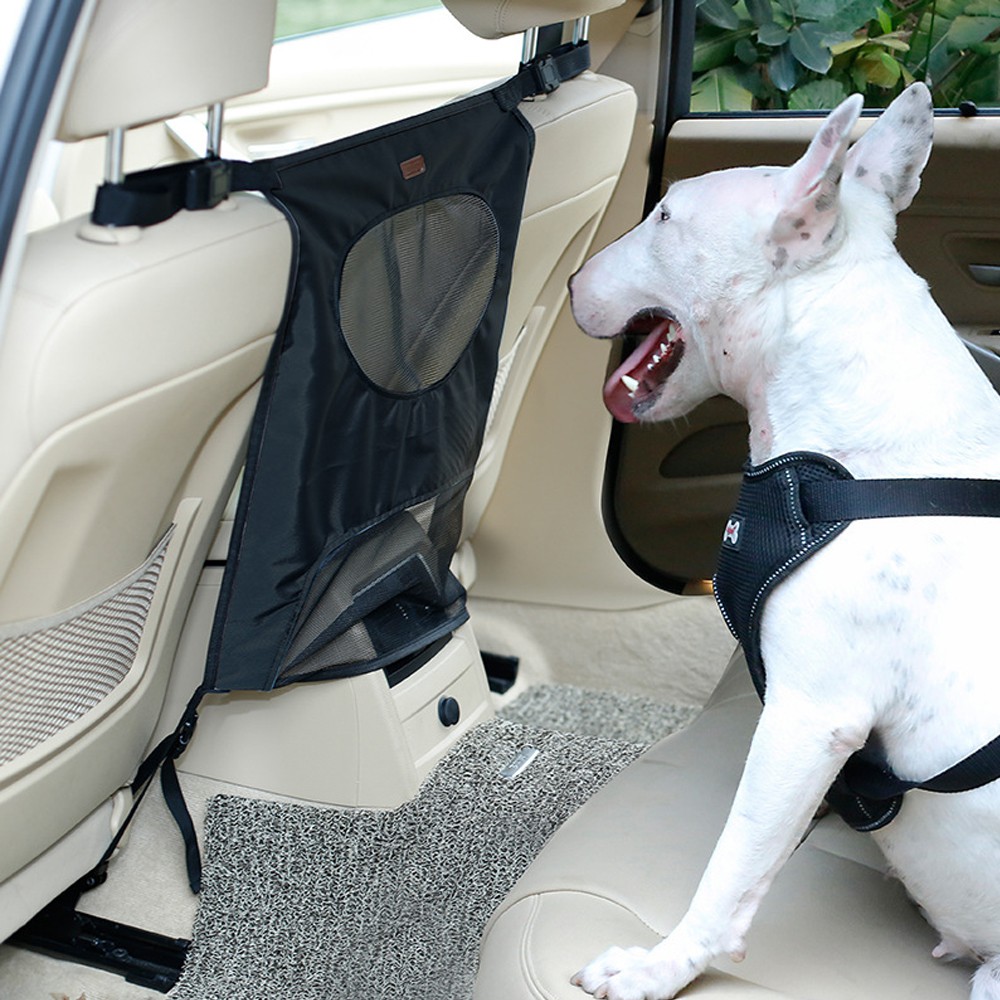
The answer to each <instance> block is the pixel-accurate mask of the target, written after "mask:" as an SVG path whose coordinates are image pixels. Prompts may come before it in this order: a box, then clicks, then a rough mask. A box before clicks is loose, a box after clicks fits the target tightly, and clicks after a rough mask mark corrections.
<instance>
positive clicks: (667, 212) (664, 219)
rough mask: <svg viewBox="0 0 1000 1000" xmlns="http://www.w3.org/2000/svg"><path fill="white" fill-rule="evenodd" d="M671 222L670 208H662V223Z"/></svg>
mask: <svg viewBox="0 0 1000 1000" xmlns="http://www.w3.org/2000/svg"><path fill="white" fill-rule="evenodd" d="M669 221H670V209H669V208H663V207H662V206H661V208H660V222H669Z"/></svg>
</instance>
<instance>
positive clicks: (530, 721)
mask: <svg viewBox="0 0 1000 1000" xmlns="http://www.w3.org/2000/svg"><path fill="white" fill-rule="evenodd" d="M700 711H701V709H700V708H699V707H698V706H696V705H678V704H670V703H665V702H662V701H655V700H654V699H652V698H647V697H645V696H644V695H637V694H620V693H619V692H617V691H594V690H592V689H590V688H581V687H575V686H573V685H571V684H540V685H539V686H538V687H533V688H529V689H528V690H527V691H525V692H524V694H522V695H521V696H520V697H518V698H516V699H515V700H514V701H512V702H511V703H510V705H508V706H507V707H505V708H504V710H503V711H502V712H501V715H502V716H503V717H504V718H505V719H508V720H509V721H510V722H520V723H521V724H522V725H525V726H535V727H536V728H538V729H554V730H556V731H557V732H561V733H577V734H578V735H580V736H602V737H604V738H605V739H609V740H627V741H629V742H633V743H645V744H647V745H648V744H651V743H655V742H656V741H657V740H660V739H662V738H663V737H664V736H666V735H667V734H668V733H672V732H674V731H675V730H677V729H681V728H682V727H684V726H686V725H687V724H688V723H689V722H691V721H692V720H693V719H694V717H695V716H696V715H697V714H698V713H699V712H700Z"/></svg>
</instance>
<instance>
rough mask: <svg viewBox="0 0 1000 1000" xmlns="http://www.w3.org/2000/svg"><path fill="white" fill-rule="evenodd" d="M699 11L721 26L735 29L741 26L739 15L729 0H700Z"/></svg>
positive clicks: (712, 22) (708, 19) (711, 21)
mask: <svg viewBox="0 0 1000 1000" xmlns="http://www.w3.org/2000/svg"><path fill="white" fill-rule="evenodd" d="M698 13H699V14H701V16H702V17H703V18H705V20H706V21H708V22H709V23H711V24H714V25H717V26H718V27H720V28H728V29H729V30H730V31H735V30H736V29H737V28H738V27H739V26H740V18H739V15H738V14H737V13H736V11H735V10H733V4H732V3H730V2H728V0H698Z"/></svg>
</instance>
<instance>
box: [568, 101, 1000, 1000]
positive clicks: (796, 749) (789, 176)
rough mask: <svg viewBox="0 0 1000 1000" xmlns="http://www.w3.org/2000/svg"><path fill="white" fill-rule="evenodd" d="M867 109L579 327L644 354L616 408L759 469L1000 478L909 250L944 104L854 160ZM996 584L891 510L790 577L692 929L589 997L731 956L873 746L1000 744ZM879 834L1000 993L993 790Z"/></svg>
mask: <svg viewBox="0 0 1000 1000" xmlns="http://www.w3.org/2000/svg"><path fill="white" fill-rule="evenodd" d="M861 103H862V102H861V98H860V97H859V96H854V97H851V98H849V99H848V100H846V101H845V102H844V103H843V104H841V105H840V106H839V107H838V108H837V109H836V110H834V111H833V112H832V113H831V114H830V116H829V117H828V118H827V119H826V121H825V122H824V124H823V125H822V127H821V129H820V131H819V133H818V134H817V135H816V137H815V138H814V140H813V141H812V143H811V144H810V146H809V148H808V150H807V152H806V153H805V155H804V156H803V157H802V158H801V159H800V160H799V161H798V162H797V163H795V164H794V165H793V166H791V167H788V168H778V167H773V168H772V167H757V168H745V169H744V168H740V169H733V170H723V171H719V172H716V173H712V174H709V175H706V176H704V177H699V178H694V179H691V180H685V181H681V182H679V183H677V184H674V185H673V186H671V188H670V190H669V191H668V193H667V195H666V196H665V198H664V199H663V200H662V202H661V203H660V204H659V205H658V206H657V208H656V209H655V210H654V211H653V212H652V213H651V215H650V216H649V217H648V218H647V219H646V220H645V221H644V222H643V223H642V224H641V225H639V226H638V227H636V228H635V229H634V230H633V231H632V232H630V233H628V234H627V235H625V236H624V237H622V238H621V239H620V240H618V241H617V242H616V243H614V244H612V245H611V246H609V247H608V248H607V249H605V250H604V251H602V252H601V253H599V254H598V255H596V256H595V257H594V258H593V259H591V260H590V261H589V262H588V263H587V264H586V265H585V266H584V267H583V268H582V269H581V270H580V271H579V272H578V273H577V275H575V277H574V279H573V281H572V283H571V291H572V303H573V311H574V314H575V316H576V319H577V322H578V323H579V324H580V326H581V327H582V328H583V330H584V331H585V332H586V333H588V334H590V335H591V336H594V337H612V336H615V335H617V334H620V333H623V332H626V331H628V332H631V333H635V332H639V333H642V334H645V335H646V337H645V341H644V343H643V344H642V345H641V346H640V347H639V348H638V349H637V350H636V351H635V352H634V353H633V354H632V355H631V356H630V357H629V358H628V359H627V360H626V361H625V362H624V363H623V364H622V365H621V367H619V368H618V370H617V371H616V372H615V373H614V374H613V375H612V377H611V379H610V380H609V382H608V384H607V386H606V387H605V400H606V403H607V405H608V407H609V409H610V410H611V412H612V413H613V414H614V415H615V416H616V417H617V418H618V419H619V420H623V421H635V420H663V419H670V418H674V417H679V416H681V415H682V414H684V413H685V412H687V411H688V410H690V409H691V408H692V407H693V406H695V405H696V404H698V403H700V402H702V401H703V400H705V399H706V398H708V397H709V396H712V395H714V394H716V393H724V394H726V395H728V396H731V397H732V398H733V399H736V400H738V401H739V402H740V403H742V404H743V405H744V406H745V407H746V409H747V412H748V415H749V422H750V429H751V438H750V460H751V464H752V466H753V467H761V466H764V465H766V463H768V462H769V461H771V460H774V459H775V458H777V457H779V456H784V455H786V454H789V453H795V452H801V451H806V452H812V453H821V454H822V455H825V456H829V458H831V459H833V460H835V462H837V463H840V464H841V465H842V466H843V467H845V468H846V469H847V470H848V471H849V473H850V474H851V475H853V476H854V477H856V478H857V479H901V478H903V479H913V478H921V477H960V478H975V479H986V480H995V479H1000V397H998V396H997V395H996V393H995V392H994V390H993V389H992V387H991V386H990V384H989V383H988V381H987V380H986V378H985V377H984V376H983V375H982V374H981V372H980V370H979V369H978V367H977V366H976V364H975V362H974V361H973V360H972V359H971V357H970V355H969V353H968V352H967V350H966V349H965V347H964V346H963V345H962V343H961V341H960V340H959V339H958V337H957V336H956V335H955V332H954V330H953V329H952V328H951V326H950V325H949V324H948V322H947V321H946V320H945V318H944V316H943V315H942V314H941V312H940V310H939V309H938V308H937V306H936V305H935V304H934V302H933V300H932V299H931V297H930V295H929V293H928V290H927V287H926V285H925V284H924V282H923V281H922V280H921V279H919V278H918V277H917V276H916V275H914V274H913V272H912V271H910V269H909V268H908V267H907V266H906V264H905V263H904V262H903V260H902V259H901V258H900V256H899V255H898V253H897V252H896V250H895V248H894V246H893V239H894V236H895V215H896V213H897V212H899V211H901V210H902V209H904V208H906V207H907V206H908V205H909V204H910V202H911V200H912V198H913V196H914V195H915V194H916V191H917V188H918V186H919V180H920V173H921V170H922V169H923V166H924V164H925V163H926V161H927V158H928V156H929V153H930V145H931V138H932V132H933V109H932V107H931V101H930V96H929V93H928V91H927V88H926V87H925V86H923V84H914V85H913V86H911V87H910V88H909V89H908V90H906V91H904V93H903V94H902V95H900V97H899V98H898V99H897V100H896V101H895V102H894V103H893V104H892V105H891V107H890V108H889V109H887V110H886V111H885V112H884V114H883V115H882V116H881V117H880V118H879V119H878V121H877V122H876V123H875V124H874V125H873V126H872V127H871V129H870V130H869V131H868V132H867V134H865V135H864V136H863V138H861V139H860V140H859V141H858V142H857V143H856V144H855V145H854V146H853V147H851V148H850V149H848V145H849V133H850V131H851V128H852V126H853V125H854V124H855V122H856V120H857V118H858V116H859V114H860V111H861ZM780 464H781V463H780V462H779V465H780ZM949 513H951V514H955V513H956V512H954V511H952V512H949ZM739 528H740V525H739V524H738V523H734V522H731V523H730V528H729V533H730V538H729V541H730V542H734V541H738V539H739V534H738V532H739ZM998 566H1000V523H997V522H996V521H994V520H992V519H990V518H989V517H984V516H973V517H963V516H907V517H891V518H889V519H888V520H886V519H879V520H869V519H866V520H856V521H853V522H851V523H849V524H847V525H846V526H845V527H844V528H843V530H842V531H841V532H840V533H839V534H837V536H836V537H835V538H834V539H833V540H832V541H830V542H829V544H827V545H824V546H823V547H822V548H821V549H820V550H818V551H816V553H815V555H812V556H811V557H810V558H809V559H808V560H807V561H804V562H803V563H802V565H801V566H800V567H799V568H797V569H795V570H794V571H793V572H792V573H791V574H790V575H789V576H788V577H787V578H786V579H784V580H783V581H782V582H780V583H778V584H777V586H775V587H774V588H773V593H772V594H771V595H770V598H769V600H768V602H767V606H766V611H765V612H764V613H763V616H762V619H761V623H760V640H761V652H762V655H763V662H764V663H765V664H766V683H767V686H766V702H765V706H764V709H763V712H762V715H761V718H760V722H759V724H758V726H757V731H756V733H755V735H754V739H753V742H752V745H751V748H750V752H749V756H748V759H747V763H746V768H745V771H744V774H743V777H742V780H741V781H740V785H739V789H738V791H737V793H736V798H735V801H734V803H733V806H732V810H731V812H730V815H729V818H728V820H727V822H726V825H725V828H724V830H723V832H722V834H721V836H720V838H719V842H718V844H717V845H716V848H715V851H714V853H713V855H712V858H711V860H710V862H709V864H708V867H707V869H706V871H705V874H704V876H703V878H702V880H701V883H700V885H699V887H698V890H697V892H696V893H695V896H694V898H693V900H692V902H691V905H690V908H689V909H688V912H687V913H686V915H685V916H684V918H683V919H682V920H681V922H680V923H679V924H678V926H677V927H676V929H675V930H674V931H673V933H671V934H670V935H669V936H668V937H667V938H666V939H665V940H663V941H662V942H661V943H660V944H658V945H657V946H656V947H654V948H652V949H650V950H649V951H646V950H644V949H635V948H633V949H628V950H625V949H621V948H613V949H611V950H610V951H608V952H606V953H605V954H603V955H601V956H600V957H599V958H597V959H596V960H594V961H593V962H591V963H590V964H589V965H587V966H586V967H585V968H584V969H582V970H581V971H580V972H579V973H577V974H576V976H574V977H573V982H574V983H576V984H577V985H580V986H582V987H583V988H584V989H585V990H587V991H588V992H590V993H593V994H594V995H595V996H597V997H610V998H613V1000H665V998H669V997H673V996H675V995H676V994H677V992H678V991H679V990H681V989H683V987H684V986H685V985H686V984H687V983H689V982H691V980H692V979H694V978H695V977H696V976H698V975H699V974H700V973H701V972H702V971H703V970H704V969H705V968H706V967H707V966H708V965H709V963H711V962H712V961H713V959H715V958H716V957H717V956H721V955H728V956H730V957H731V958H733V959H737V960H738V959H739V958H741V957H742V955H743V953H744V947H745V945H744V939H745V937H746V934H747V931H748V929H749V927H750V923H751V920H752V919H753V916H754V913H755V912H756V910H757V907H758V905H759V904H760V902H761V899H762V897H763V896H764V894H765V893H766V892H767V889H768V887H769V886H770V884H771V881H772V879H774V878H775V876H776V875H777V874H778V871H779V869H780V868H781V866H782V864H783V863H784V862H785V860H786V859H787V858H788V857H789V855H790V854H791V853H792V851H793V850H794V849H795V847H796V845H797V844H798V843H799V841H800V839H801V838H802V836H803V834H804V833H805V831H806V829H807V826H808V824H809V822H810V819H811V818H812V816H813V814H814V813H815V812H816V810H817V808H818V807H819V806H820V804H821V802H822V800H823V797H824V794H825V793H826V792H827V789H828V787H829V786H830V784H831V782H832V781H833V780H834V778H835V776H836V775H837V774H838V772H840V771H841V768H842V767H843V766H844V764H845V762H846V761H847V760H848V758H849V757H851V755H852V754H853V753H854V752H855V751H858V750H859V749H861V748H862V747H865V746H866V745H867V747H868V751H872V750H873V749H874V750H875V751H877V752H881V753H882V754H883V755H884V759H885V760H886V761H887V762H888V765H889V766H890V767H891V768H892V770H893V771H894V772H895V774H896V775H899V776H902V777H903V778H904V779H911V780H913V781H918V782H919V781H923V780H925V779H928V778H931V777H933V776H936V775H939V774H940V773H941V772H943V771H945V770H946V769H948V768H949V767H951V766H952V765H954V764H955V763H956V762H957V761H960V760H962V759H963V758H965V757H967V756H968V755H970V754H972V753H973V752H974V751H976V750H977V749H978V748H980V747H982V746H983V745H985V744H988V743H989V742H990V741H992V740H993V739H994V738H995V737H997V735H998V733H1000V663H998V662H997V660H998V655H997V650H996V640H995V638H994V635H995V633H994V631H993V621H992V619H993V616H994V615H996V613H997V612H996V598H995V591H996V579H997V567H998ZM873 836H875V837H876V839H877V841H878V843H879V845H880V847H881V848H882V850H883V851H884V853H885V855H886V857H887V858H888V861H889V864H890V866H891V868H892V870H893V871H894V872H895V873H896V874H898V875H899V876H900V877H901V878H902V880H903V881H904V883H905V885H906V886H907V888H908V891H909V892H910V893H911V894H912V896H913V897H914V898H915V899H916V901H917V902H918V903H919V904H920V906H921V907H922V908H923V910H924V911H925V913H926V915H927V917H928V919H929V920H930V921H931V923H932V924H933V925H934V926H935V927H936V928H937V930H938V932H939V933H940V934H941V938H942V940H941V944H940V945H939V946H938V947H937V948H936V949H935V950H934V955H935V957H938V958H944V957H953V956H958V955H962V956H972V957H973V958H975V959H978V960H980V961H981V962H982V963H983V964H982V965H981V966H980V967H979V969H978V970H977V972H976V974H975V976H974V977H973V981H972V998H973V1000H1000V781H996V782H988V783H985V784H982V785H981V786H980V787H977V788H975V789H974V790H969V791H961V792H959V793H957V794H937V793H935V792H931V791H923V790H917V791H912V792H909V793H908V794H907V795H906V796H905V799H904V800H903V801H902V807H901V809H900V811H899V813H898V816H897V817H896V818H895V819H894V820H893V821H892V822H890V823H889V824H888V825H887V826H885V827H884V828H882V829H880V830H878V831H877V832H875V833H874V834H873ZM846 960H847V961H850V956H846Z"/></svg>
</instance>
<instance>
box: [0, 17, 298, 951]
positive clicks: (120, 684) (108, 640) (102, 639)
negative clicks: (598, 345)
mask: <svg viewBox="0 0 1000 1000" xmlns="http://www.w3.org/2000/svg"><path fill="white" fill-rule="evenodd" d="M88 10H89V7H88ZM274 16H275V0H213V2H212V3H210V4H205V3H202V2H200V0H143V2H142V3H135V2H134V0H99V2H98V3H97V4H96V10H95V11H94V15H93V18H92V20H91V21H90V22H89V25H86V27H83V26H81V29H80V30H81V31H84V32H85V35H84V37H83V41H82V48H79V49H77V50H76V51H79V53H80V55H79V61H78V64H77V65H76V67H75V70H74V72H73V73H72V77H71V81H70V84H69V88H68V96H67V98H66V102H65V106H64V107H63V109H62V117H61V123H60V124H59V126H58V130H57V133H56V138H58V139H60V140H62V141H63V142H66V143H75V142H78V141H81V140H85V139H88V138H90V137H94V136H99V135H102V134H105V133H115V134H117V135H119V136H120V135H121V132H120V131H118V130H123V129H128V128H130V127H132V126H136V125H140V124H147V123H150V122H156V121H161V120H164V119H167V118H169V117H171V116H173V115H176V114H178V113H179V112H182V111H187V110H189V109H191V108H195V107H204V106H206V105H217V104H218V103H219V102H222V101H224V100H226V99H227V98H230V97H233V96H235V95H238V94H243V93H249V92H251V91H253V90H256V89H259V88H260V87H262V86H263V85H264V84H265V83H266V81H267V72H268V59H269V54H270V47H271V40H272V37H273V30H274ZM84 23H85V22H81V24H82V25H83V24H84ZM290 253H291V245H290V237H289V232H288V226H287V224H286V222H285V220H284V218H283V217H282V215H281V214H280V213H279V212H278V211H277V210H276V209H274V208H273V207H272V206H271V205H269V204H268V203H267V202H265V201H264V200H263V199H262V198H259V197H256V196H253V195H238V196H234V197H232V198H230V199H228V200H227V201H225V202H223V203H222V204H221V205H219V206H218V207H216V208H215V209H212V210H209V211H201V212H186V211H181V212H180V213H179V214H177V215H175V216H174V217H173V218H171V219H169V220H168V221H166V222H164V223H162V224H159V225H156V226H152V227H150V228H147V229H138V228H125V229H117V230H116V229H114V228H107V229H102V228H99V227H96V226H93V225H92V224H90V223H89V222H88V221H87V220H86V219H73V220H69V221H66V222H63V223H61V224H58V225H55V226H52V227H50V228H47V229H45V230H43V231H39V232H34V233H32V234H31V235H30V236H29V238H28V241H27V248H26V252H25V255H24V258H23V262H22V265H21V269H20V273H19V278H18V283H17V287H16V291H15V294H14V300H13V304H12V308H11V312H10V318H9V321H8V323H7V326H6V328H5V330H4V331H3V336H2V340H0V426H2V427H3V429H4V432H3V447H2V451H0V939H2V938H4V937H6V936H7V935H8V934H9V933H10V932H11V931H13V930H14V929H15V928H16V927H18V926H19V925H20V924H21V923H23V922H24V921H25V920H26V919H27V918H28V917H30V916H31V915H32V914H33V913H34V912H36V911H37V910H38V909H39V908H40V907H41V906H43V905H44V904H45V903H46V902H48V901H49V900H50V899H52V898H53V897H55V896H56V895H57V894H58V893H59V892H61V891H62V890H63V889H64V888H66V887H67V886H68V885H70V884H72V883H73V882H74V881H75V880H76V879H77V878H79V877H80V876H81V875H83V874H84V873H85V872H87V871H88V870H89V869H90V868H91V867H92V866H93V865H94V864H95V863H96V862H97V861H98V860H99V859H100V857H101V855H102V853H103V852H104V851H105V849H106V848H107V847H108V845H109V844H110V842H111V840H112V836H113V834H114V832H115V830H116V827H117V826H118V825H119V824H120V823H121V821H122V818H123V816H124V814H125V812H126V811H127V809H128V807H129V805H130V802H131V793H130V791H129V789H128V783H129V782H130V780H131V779H132V777H133V776H134V774H135V772H136V768H137V766H138V764H139V762H140V760H141V759H142V757H143V753H144V750H145V748H146V746H147V743H148V742H149V740H150V737H151V735H152V733H153V729H154V726H155V723H156V720H157V716H158V714H159V711H160V707H161V703H162V701H163V695H164V690H165V688H166V683H167V679H168V676H169V674H170V671H171V665H172V661H173V655H174V648H175V646H176V643H177V638H178V635H179V632H180V626H181V623H182V621H183V619H184V616H185V614H186V611H187V608H188V605H189V603H190V599H191V595H192V592H193V589H194V586H195V583H196V579H197V575H198V573H199V571H200V570H201V566H202V563H203V561H204V557H205V553H206V551H207V549H208V546H209V544H210V541H211V538H212V536H213V534H214V532H215V530H216V527H217V525H218V521H219V517H220V514H221V511H222V507H223V505H224V503H225V500H226V498H227V497H228V496H229V494H230V491H231V489H232V486H233V482H234V479H235V476H236V473H237V470H238V467H239V464H240V462H241V460H242V453H243V450H244V446H245V439H246V433H247V428H248V425H249V421H250V417H251V415H252V412H253V408H254V403H255V397H256V392H257V388H258V384H259V379H260V375H261V373H262V371H263V368H264V363H265V360H266V358H267V355H268V351H269V349H270V345H271V342H272V340H273V334H274V330H275V328H276V327H277V325H278V322H279V320H280V318H281V313H282V308H283V305H284V299H285V289H286V283H287V277H288V268H289V260H290Z"/></svg>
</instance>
